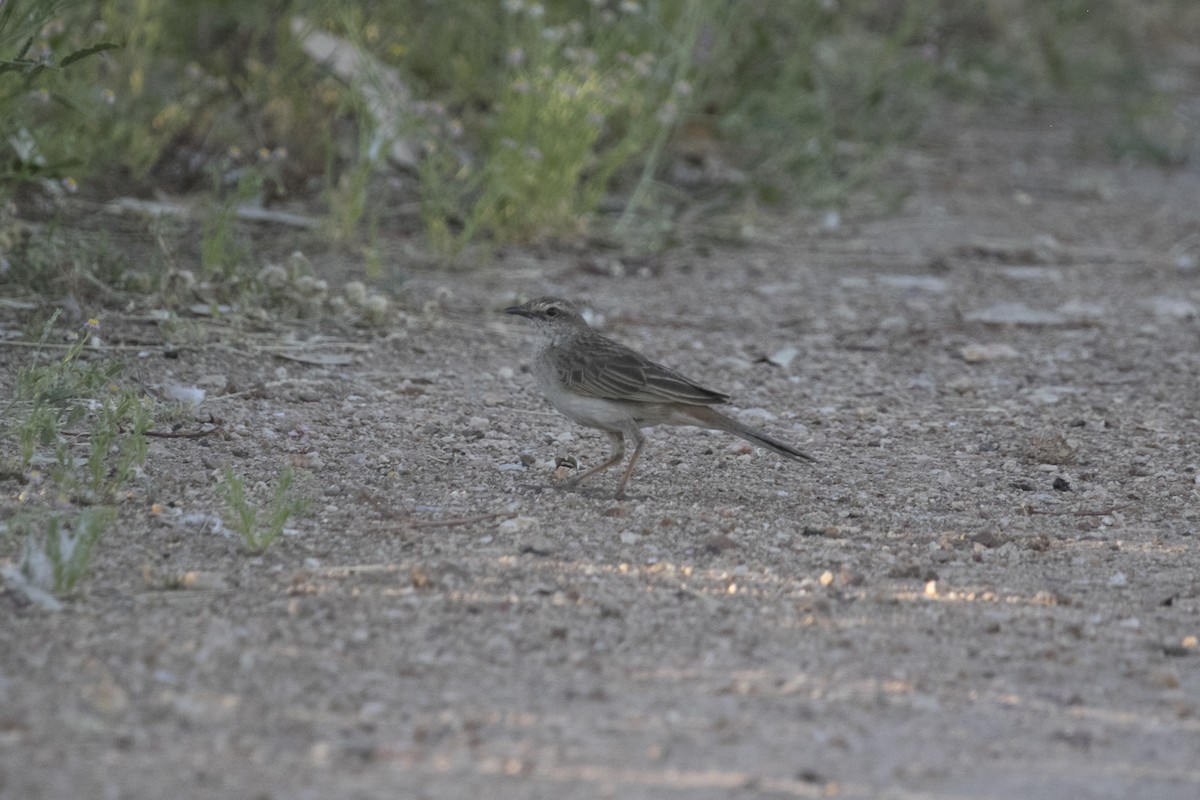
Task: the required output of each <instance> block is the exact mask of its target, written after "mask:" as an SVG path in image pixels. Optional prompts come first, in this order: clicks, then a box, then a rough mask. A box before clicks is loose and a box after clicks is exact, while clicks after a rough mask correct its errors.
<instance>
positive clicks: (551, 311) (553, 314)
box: [546, 306, 558, 317]
mask: <svg viewBox="0 0 1200 800" xmlns="http://www.w3.org/2000/svg"><path fill="white" fill-rule="evenodd" d="M546 316H547V317H557V316H558V309H557V308H555V307H554V306H550V307H549V308H547V309H546Z"/></svg>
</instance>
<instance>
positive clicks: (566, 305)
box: [504, 297, 587, 331]
mask: <svg viewBox="0 0 1200 800" xmlns="http://www.w3.org/2000/svg"><path fill="white" fill-rule="evenodd" d="M504 313H505V314H516V315H517V316H519V317H525V319H527V320H529V321H531V322H532V323H533V324H534V325H536V326H537V327H538V328H540V329H543V330H550V331H565V330H568V329H572V328H586V327H587V322H585V321H584V319H583V315H582V314H580V313H579V309H578V308H577V307H576V306H575V304H574V303H572V302H571V301H570V300H563V299H561V298H558V297H535V298H533V299H532V300H529V301H528V302H525V303H522V304H521V305H519V306H509V307H508V308H506V309H504Z"/></svg>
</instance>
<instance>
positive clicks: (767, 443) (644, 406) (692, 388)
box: [504, 297, 816, 498]
mask: <svg viewBox="0 0 1200 800" xmlns="http://www.w3.org/2000/svg"><path fill="white" fill-rule="evenodd" d="M504 311H505V313H508V314H516V315H518V316H521V317H525V318H526V319H528V320H530V321H531V322H533V324H534V328H535V330H536V331H537V339H536V342H535V350H534V357H533V374H534V377H535V378H536V379H537V382H538V386H539V387H541V390H542V391H543V392H544V393H545V395H546V399H548V400H549V401H550V404H551V405H553V406H554V407H555V408H556V409H558V411H559V412H560V413H562V414H564V415H566V416H567V417H570V418H571V419H572V420H574V421H575V422H578V423H579V424H580V425H585V426H587V427H589V428H597V429H599V430H602V431H604V432H605V433H607V434H608V438H609V440H610V441H611V442H612V447H613V453H612V456H611V457H610V458H609V459H608V460H607V461H605V462H604V463H602V464H599V465H597V466H595V467H592V468H591V469H589V470H588V471H586V472H584V473H583V474H581V475H578V476H577V477H575V478H574V481H573V482H574V483H578V482H579V481H582V480H584V479H585V478H589V477H591V476H592V475H595V474H596V473H598V472H603V471H604V470H606V469H608V468H609V467H611V466H613V465H614V464H617V463H619V462H620V461H621V459H622V458H624V457H625V439H626V438H629V439H632V440H633V442H634V448H633V456H632V457H631V458H630V459H629V466H627V467H626V468H625V474H624V475H623V476H622V477H621V483H620V485H619V486H617V497H618V498H621V497H624V496H625V485H626V484H627V483H629V477H630V476H631V475H633V468H634V465H635V464H637V460H638V456H639V455H641V452H642V445H643V444H644V443H645V437H644V436H643V435H642V432H641V429H642V428H645V427H650V426H652V425H695V426H697V427H700V428H709V429H712V430H718V431H725V432H726V433H732V434H733V435H734V436H740V437H741V438H743V439H745V440H746V441H748V442H752V443H754V444H757V445H761V446H762V447H766V448H767V449H769V450H774V451H775V452H776V453H779V454H780V455H783V456H787V457H788V458H794V459H797V460H804V461H816V459H815V458H813V457H812V456H810V455H808V454H807V453H803V452H801V451H799V450H797V449H796V448H794V447H792V446H791V445H788V444H785V443H783V442H781V441H779V440H778V439H772V438H771V437H770V436H767V435H766V434H764V433H761V432H759V431H756V430H754V429H752V428H748V427H746V426H745V425H743V424H742V423H740V422H738V421H737V420H735V419H733V418H732V417H728V416H726V415H724V414H722V413H721V412H719V411H717V410H716V409H715V408H713V407H712V406H715V405H721V404H722V403H727V402H729V396H728V395H725V394H721V393H720V392H714V391H712V390H711V389H705V388H704V387H703V386H700V385H699V384H697V383H695V382H694V381H692V380H690V379H688V378H685V377H684V376H683V375H680V374H679V373H678V372H675V371H674V370H671V369H667V368H666V367H664V366H662V365H660V364H655V363H654V362H653V361H650V360H649V359H647V358H646V357H645V356H643V355H641V354H640V353H638V352H636V351H634V350H631V349H629V348H628V347H625V346H624V345H622V344H618V343H617V342H614V341H613V340H612V339H609V338H608V337H607V336H602V335H601V334H599V333H596V331H594V330H592V329H591V328H590V327H588V324H587V322H586V321H584V319H583V316H582V315H581V314H580V313H579V309H578V308H576V307H575V305H574V304H572V303H571V302H569V301H567V300H561V299H559V298H557V297H538V298H535V299H533V300H530V301H529V302H527V303H524V304H523V305H519V306H511V307H509V308H506V309H504Z"/></svg>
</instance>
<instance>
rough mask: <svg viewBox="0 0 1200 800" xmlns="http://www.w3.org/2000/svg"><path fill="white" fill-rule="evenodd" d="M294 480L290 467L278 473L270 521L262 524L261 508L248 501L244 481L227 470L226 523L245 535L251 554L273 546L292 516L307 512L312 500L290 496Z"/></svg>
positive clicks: (225, 493)
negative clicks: (260, 517)
mask: <svg viewBox="0 0 1200 800" xmlns="http://www.w3.org/2000/svg"><path fill="white" fill-rule="evenodd" d="M295 478H296V474H295V472H294V471H293V470H292V469H291V467H287V468H285V469H284V470H283V471H282V472H280V473H279V480H278V481H277V482H276V484H275V496H274V499H273V500H272V502H271V507H270V509H269V510H268V516H267V519H266V520H265V522H262V524H260V520H259V510H258V508H256V507H255V506H253V505H251V503H250V501H249V499H248V498H247V497H246V484H245V481H244V480H243V479H242V477H241V476H240V475H238V474H237V473H236V472H234V471H233V470H232V469H231V468H226V469H225V481H224V483H223V484H222V485H221V494H222V496H223V497H224V499H225V506H226V510H227V512H228V514H227V517H226V522H227V524H228V525H229V526H230V527H231V528H233V529H234V530H235V531H237V532H238V533H240V534H241V535H242V541H243V542H245V544H246V548H247V549H248V550H249V551H250V552H252V553H261V552H263V551H264V550H266V549H267V548H268V547H270V546H271V542H273V541H275V539H276V538H277V537H278V536H279V534H281V533H283V527H284V525H286V524H287V521H288V520H289V519H290V518H291V517H292V516H293V515H297V514H304V513H306V512H307V510H308V507H309V505H310V500H309V499H308V498H305V497H300V498H296V497H292V496H290V494H289V490H290V489H291V487H292V483H293V482H294V481H295Z"/></svg>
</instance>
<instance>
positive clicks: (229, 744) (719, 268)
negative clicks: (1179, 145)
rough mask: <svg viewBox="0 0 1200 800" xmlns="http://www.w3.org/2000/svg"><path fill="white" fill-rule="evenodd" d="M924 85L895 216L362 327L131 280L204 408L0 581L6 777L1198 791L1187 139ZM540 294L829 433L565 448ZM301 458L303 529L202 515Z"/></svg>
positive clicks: (320, 793) (1194, 238)
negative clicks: (228, 484) (94, 538)
mask: <svg viewBox="0 0 1200 800" xmlns="http://www.w3.org/2000/svg"><path fill="white" fill-rule="evenodd" d="M946 122H947V124H946V125H944V126H942V128H941V131H940V132H935V133H932V134H930V135H929V136H927V137H926V139H925V140H924V142H923V143H922V145H921V147H920V148H918V149H916V150H914V151H913V152H912V153H911V154H910V155H909V156H908V157H907V158H906V159H905V160H904V163H903V165H902V166H901V167H898V174H897V178H898V179H900V180H902V181H907V182H909V183H910V185H912V186H913V187H914V191H913V193H912V194H911V196H910V197H909V198H908V199H907V201H906V202H905V204H904V206H903V209H902V210H901V212H900V213H899V214H897V215H894V216H890V217H886V218H867V217H861V216H860V217H855V216H854V215H853V214H849V215H847V217H846V218H845V219H844V220H843V221H842V223H841V224H840V225H839V226H837V227H833V228H823V227H822V226H821V225H820V224H819V220H814V219H810V218H808V217H803V218H795V219H788V220H782V221H780V222H779V223H778V224H777V225H774V226H771V227H769V228H767V229H764V228H763V227H762V226H760V227H759V228H758V229H757V230H755V231H753V232H752V234H751V235H750V237H749V242H748V243H747V244H744V245H738V246H734V245H727V244H721V243H720V242H714V241H711V240H707V239H705V238H704V237H703V236H701V235H700V234H699V233H697V234H696V235H695V236H694V237H693V239H692V241H690V242H689V243H688V244H687V245H685V246H683V247H681V248H679V249H678V250H676V251H674V252H672V253H670V254H668V255H666V256H664V257H663V258H662V259H660V260H657V261H654V262H650V263H645V264H634V263H631V264H627V265H625V267H626V269H625V272H626V273H627V274H626V275H625V276H624V277H614V276H612V275H610V274H608V273H610V272H611V270H610V269H609V267H611V266H612V265H613V263H614V260H615V256H613V255H612V254H605V253H590V252H579V253H574V254H563V253H561V252H560V253H554V254H550V255H544V256H537V255H529V254H512V253H510V254H508V256H507V257H506V258H505V259H504V260H502V261H500V262H498V263H496V264H494V265H492V267H490V268H488V269H486V270H481V271H479V272H477V273H465V274H451V273H439V272H429V271H419V270H418V271H415V272H414V273H413V274H412V277H411V279H410V281H409V282H408V283H407V284H406V285H405V287H404V302H405V304H406V307H407V309H408V312H407V313H406V314H405V315H404V317H403V319H402V320H401V321H399V322H398V323H397V325H396V326H395V327H394V328H393V329H392V330H390V331H388V332H387V334H386V335H375V334H365V333H360V334H356V335H348V334H346V333H345V332H344V331H332V332H331V331H328V330H327V331H324V334H325V338H324V339H323V340H322V339H317V338H315V337H318V336H319V335H320V332H319V331H318V329H317V328H316V327H314V326H304V327H301V326H295V327H294V328H288V327H287V326H281V327H280V328H278V329H273V330H271V331H268V332H266V333H258V334H251V333H244V332H240V333H235V332H232V331H226V332H224V333H223V332H222V331H221V330H220V329H219V328H216V327H214V328H213V329H212V331H211V332H210V333H211V335H212V336H213V337H214V341H213V342H211V343H210V344H208V345H206V346H204V347H203V348H190V347H184V348H183V349H182V350H181V351H180V354H179V358H178V359H165V358H162V357H160V351H159V349H158V348H157V346H156V343H157V342H160V341H161V340H162V335H161V334H160V333H159V332H157V331H156V330H155V329H154V328H153V326H151V325H149V324H139V323H136V322H133V321H131V322H128V323H124V324H122V323H121V322H120V321H119V320H113V321H112V327H111V328H110V329H109V330H110V340H111V341H113V342H114V343H120V342H122V341H124V342H126V343H136V342H141V343H143V344H138V345H137V346H135V347H133V348H131V349H129V350H121V351H119V352H118V353H117V355H118V356H119V357H121V358H125V359H127V360H128V362H129V364H130V374H131V375H136V376H137V378H138V379H139V380H141V381H143V382H144V383H145V384H146V385H147V386H150V387H155V386H162V385H164V384H167V383H171V382H178V383H183V384H189V385H199V386H202V387H204V388H206V389H207V390H208V392H209V396H208V399H207V400H206V401H205V402H204V404H203V405H202V406H201V407H200V409H199V411H198V415H199V416H200V417H204V418H206V417H207V415H209V414H211V415H212V416H213V417H214V418H216V419H217V420H218V425H217V427H216V430H215V431H214V433H213V434H212V435H209V436H207V437H203V438H199V439H172V440H156V441H155V442H154V443H153V444H152V448H151V455H150V460H149V462H148V464H147V469H146V475H145V477H144V478H143V479H141V480H140V481H138V483H137V485H136V486H135V487H134V492H133V495H132V497H131V499H129V500H128V501H127V502H125V503H124V504H123V505H122V507H121V516H120V520H121V522H120V526H119V529H118V530H115V531H113V532H112V533H111V534H110V535H108V536H107V538H106V539H104V540H103V541H102V542H101V544H100V545H99V546H98V548H97V553H96V556H95V563H94V569H93V571H92V572H91V574H90V575H89V576H88V578H87V579H86V580H85V583H84V586H83V587H82V590H81V591H80V592H79V593H78V595H77V596H76V597H74V598H72V599H71V600H69V601H68V602H67V604H66V607H65V609H64V610H62V611H60V612H57V613H50V612H46V611H43V610H40V609H39V608H38V607H36V606H34V605H31V604H29V603H28V602H26V601H25V600H24V598H23V596H22V595H21V594H20V592H18V591H16V590H14V589H13V588H12V587H8V588H7V589H0V797H4V798H67V797H95V798H161V797H175V798H203V797H243V798H271V799H272V800H300V799H301V798H305V799H307V798H330V797H338V798H384V797H387V798H395V797H404V798H408V797H412V798H464V797H480V798H556V799H557V798H590V797H612V798H646V797H679V798H730V797H737V798H743V797H745V798H759V797H763V798H774V797H780V798H783V797H846V798H922V800H925V799H929V800H934V799H938V800H940V799H942V798H946V799H949V798H978V799H979V800H985V799H987V800H991V799H992V798H1014V800H1015V799H1016V798H1131V797H1154V798H1189V799H1190V798H1196V797H1200V763H1198V762H1197V758H1196V756H1197V753H1198V752H1200V650H1197V648H1196V638H1195V637H1197V636H1200V552H1198V544H1200V542H1198V539H1197V536H1198V533H1200V472H1198V468H1200V455H1198V454H1200V422H1198V421H1197V408H1198V407H1200V316H1198V311H1197V309H1198V307H1200V266H1198V262H1200V222H1198V219H1200V215H1198V212H1197V207H1198V206H1197V198H1200V168H1198V167H1197V165H1196V164H1194V163H1193V164H1192V165H1191V166H1190V167H1188V168H1186V169H1182V170H1177V171H1170V172H1164V171H1160V170H1157V169H1154V168H1151V167H1132V166H1113V165H1111V164H1108V163H1104V162H1100V161H1088V160H1086V159H1084V158H1082V157H1080V155H1079V151H1078V148H1077V147H1076V142H1077V141H1078V138H1077V137H1078V136H1079V134H1080V132H1081V128H1080V126H1079V125H1075V126H1072V125H1071V124H1067V123H1066V122H1064V121H1062V120H1057V119H1049V118H1047V117H1045V116H1043V117H1041V118H1037V119H1029V118H1025V119H1018V120H1012V121H1010V122H1004V121H997V120H995V119H992V120H989V121H988V122H987V123H986V124H985V123H982V122H979V121H961V120H947V121H946ZM317 266H318V267H320V266H321V265H320V263H319V262H318V264H317ZM597 267H599V268H597ZM543 293H554V294H559V295H563V296H567V297H571V298H573V299H576V300H577V301H579V302H581V303H582V304H584V305H585V306H586V307H587V308H589V309H590V310H591V311H593V312H594V313H595V314H597V315H598V316H597V324H599V325H601V326H602V327H603V328H604V329H605V330H606V331H607V332H608V333H610V334H611V335H613V336H615V337H617V338H618V339H620V340H622V341H624V342H626V343H628V344H630V345H633V346H635V347H637V348H639V349H642V350H643V351H644V352H646V353H648V354H649V355H651V356H652V357H655V358H657V359H658V360H660V361H663V362H666V363H667V364H669V365H671V366H673V367H675V368H677V369H679V370H681V371H683V372H685V373H687V374H689V375H691V376H693V377H695V378H696V379H698V380H700V381H701V382H703V383H706V384H707V385H710V386H711V387H713V388H715V389H718V390H722V391H726V392H729V393H730V394H732V395H733V396H734V402H735V407H734V413H736V414H737V415H738V416H740V417H741V418H742V419H745V420H748V421H754V422H755V424H758V425H761V426H762V427H763V428H764V429H766V430H768V431H769V432H771V433H772V434H773V435H776V436H779V437H781V438H784V439H787V440H789V441H792V442H794V443H796V444H798V445H801V446H803V448H804V449H806V450H808V451H809V452H811V453H812V454H814V455H815V456H817V457H818V458H819V459H820V463H819V464H816V465H811V466H810V465H805V464H797V463H790V462H784V461H783V460H782V459H780V458H778V457H776V456H775V455H773V454H771V453H769V452H766V451H762V450H756V449H753V448H750V447H748V446H746V445H745V444H744V443H743V442H741V441H740V440H736V439H732V438H729V437H726V436H722V435H720V434H716V433H710V432H705V431H697V430H694V429H657V430H654V431H653V432H652V434H651V441H650V444H649V449H648V451H647V453H646V455H645V457H644V458H643V461H642V463H641V466H640V468H639V470H638V472H637V474H636V475H635V476H634V482H633V484H632V487H631V491H632V493H633V494H634V495H636V497H635V498H634V499H631V500H628V501H621V502H618V501H614V500H613V499H611V492H612V490H613V487H614V486H615V481H616V476H615V475H609V476H604V477H599V478H597V479H596V480H595V482H594V483H592V484H591V485H589V484H586V483H585V484H584V485H583V487H582V488H581V489H580V490H577V491H567V490H563V489H559V488H555V487H554V485H553V484H554V478H553V475H552V473H553V471H554V462H555V459H556V458H557V457H560V456H575V457H577V458H579V459H580V460H581V461H582V462H584V463H585V464H589V463H596V460H597V459H598V458H602V457H603V455H604V453H605V452H606V450H605V448H606V446H607V442H606V440H605V438H604V437H603V436H602V435H601V434H598V433H596V432H593V431H587V430H585V429H581V428H578V427H575V426H574V425H572V424H571V423H570V422H569V421H567V420H566V419H565V418H562V417H560V416H557V415H555V414H554V413H553V412H552V411H551V409H550V408H549V407H548V406H547V405H546V404H545V403H544V401H543V400H542V399H541V398H540V397H538V396H537V395H536V393H535V391H534V387H533V382H532V379H531V377H530V376H529V375H528V374H527V371H526V367H525V364H526V360H527V355H526V350H525V347H524V340H525V331H524V330H523V329H522V327H521V325H520V322H519V321H518V320H515V319H511V318H508V317H505V316H504V315H502V314H499V313H497V311H498V310H499V309H500V308H503V307H504V306H505V305H508V304H509V303H510V302H511V301H513V300H514V299H516V298H517V297H520V296H527V295H531V294H543ZM197 324H198V325H205V324H206V323H203V322H198V323H197ZM289 337H290V338H289ZM297 345H299V347H296V346H297ZM285 346H288V347H291V348H292V349H284V347H285ZM139 347H140V348H141V349H143V350H145V351H146V352H147V356H146V357H142V358H139V357H138V352H137V351H138V348H139ZM787 348H795V349H796V351H797V355H796V356H795V358H794V359H792V360H790V361H788V360H787V358H786V357H783V356H786V349H787ZM781 351H783V352H782V354H781ZM297 354H300V355H302V356H305V357H308V356H314V355H318V354H320V355H322V356H328V355H334V356H340V357H342V358H332V359H330V360H329V363H326V364H309V363H302V362H298V361H295V360H292V359H290V358H285V357H284V356H295V355H297ZM777 354H781V357H780V358H778V359H777V360H778V361H781V362H786V363H785V364H784V365H782V366H781V365H779V364H772V363H770V362H768V361H765V360H764V357H765V356H774V355H777ZM27 356H28V354H27V352H26V351H23V350H17V349H15V348H3V349H0V373H3V374H4V376H5V377H4V378H3V381H4V385H5V387H8V386H10V385H11V374H12V370H13V368H14V367H15V366H16V365H18V364H20V363H23V359H25V358H27ZM339 362H344V363H339ZM288 463H291V464H294V465H296V466H299V467H302V468H304V469H306V470H308V471H309V473H310V476H309V477H306V479H305V481H304V482H303V486H304V491H305V492H306V493H308V494H309V495H310V496H311V497H313V498H314V501H315V502H314V507H313V512H312V514H311V516H310V517H308V518H306V519H302V520H300V521H298V522H297V523H296V525H295V530H294V531H292V532H290V534H291V535H287V536H284V537H282V538H281V539H280V540H279V541H277V542H276V543H275V544H274V545H272V547H271V548H270V549H269V550H268V551H267V552H266V553H265V554H264V555H261V556H252V555H249V554H247V553H246V552H245V551H244V549H243V548H242V546H241V544H240V542H239V541H238V540H237V539H235V538H231V537H229V536H227V535H223V534H221V533H219V532H218V533H214V532H213V531H212V526H211V524H210V523H211V521H212V519H213V518H214V516H215V515H219V514H220V512H221V507H222V504H221V501H220V500H219V496H218V494H217V488H216V487H217V481H218V478H219V476H220V475H221V471H222V470H223V468H224V467H225V466H226V465H232V466H233V467H234V468H236V469H237V470H239V471H241V472H243V473H244V474H246V475H247V476H248V478H249V483H250V484H252V485H253V484H256V483H258V482H259V481H262V482H264V483H263V484H262V485H259V486H257V488H256V489H255V496H256V497H258V498H259V499H260V500H262V499H265V498H266V496H267V488H266V485H265V484H266V483H269V482H270V481H271V480H272V479H273V477H274V476H275V475H276V474H277V473H278V471H279V469H280V468H281V467H282V466H283V465H285V464H288ZM0 489H2V490H3V493H4V496H5V497H6V498H7V499H6V500H4V503H5V504H11V503H12V501H13V498H14V497H15V495H16V493H17V492H19V491H20V489H21V486H20V484H19V483H18V482H16V481H15V480H12V479H8V480H5V481H4V482H3V483H2V484H0ZM153 503H159V504H161V505H162V506H164V507H166V510H165V511H164V512H163V513H161V514H153V513H152V512H151V505H152V504H153ZM3 544H4V546H5V547H6V548H8V551H7V552H5V553H3V554H0V555H6V556H7V555H12V553H13V552H14V548H13V543H12V542H4V543H3Z"/></svg>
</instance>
